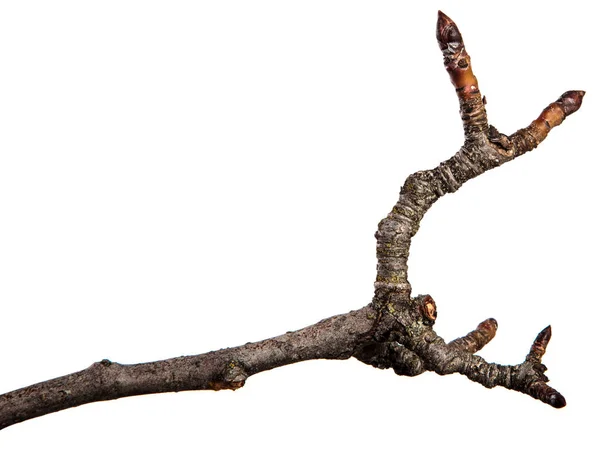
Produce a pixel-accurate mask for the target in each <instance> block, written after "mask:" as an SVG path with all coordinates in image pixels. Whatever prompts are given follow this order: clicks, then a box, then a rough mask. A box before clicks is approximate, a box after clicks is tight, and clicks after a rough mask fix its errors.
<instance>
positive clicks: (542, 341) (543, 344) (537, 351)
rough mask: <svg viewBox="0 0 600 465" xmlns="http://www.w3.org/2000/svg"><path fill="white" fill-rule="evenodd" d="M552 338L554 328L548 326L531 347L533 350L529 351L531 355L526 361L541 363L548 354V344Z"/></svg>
mask: <svg viewBox="0 0 600 465" xmlns="http://www.w3.org/2000/svg"><path fill="white" fill-rule="evenodd" d="M551 337H552V327H551V326H550V325H548V326H546V327H545V328H544V329H542V330H541V331H540V333H539V334H538V335H537V337H536V338H535V341H533V344H532V345H531V350H530V351H529V354H528V355H527V357H526V358H525V360H527V361H530V362H534V363H541V362H542V357H543V356H544V354H545V353H546V348H547V347H548V343H549V342H550V338H551Z"/></svg>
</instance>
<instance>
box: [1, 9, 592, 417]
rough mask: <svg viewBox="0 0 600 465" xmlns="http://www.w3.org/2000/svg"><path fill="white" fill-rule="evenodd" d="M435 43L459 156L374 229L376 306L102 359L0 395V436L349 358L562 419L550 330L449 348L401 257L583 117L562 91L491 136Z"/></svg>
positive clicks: (459, 43)
mask: <svg viewBox="0 0 600 465" xmlns="http://www.w3.org/2000/svg"><path fill="white" fill-rule="evenodd" d="M437 40H438V43H439V46H440V49H441V51H442V54H443V57H444V65H445V67H446V70H447V71H448V74H449V76H450V80H451V81H452V83H453V85H454V88H455V90H456V94H457V96H458V100H459V107H460V115H461V118H462V120H463V126H464V136H465V142H464V145H463V146H462V147H461V148H460V149H459V150H458V152H457V153H456V154H455V155H454V156H452V157H451V158H449V159H448V160H446V161H444V162H442V163H441V164H440V165H439V166H438V167H436V168H433V169H430V170H425V171H419V172H417V173H414V174H412V175H410V176H409V177H408V178H407V179H406V182H405V183H404V185H403V187H402V189H401V191H400V196H399V199H398V201H397V202H396V204H395V205H394V207H393V208H392V210H391V211H390V213H389V214H388V215H387V216H386V217H385V218H384V219H383V220H382V221H381V222H380V223H379V226H378V229H377V232H376V239H377V261H378V264H377V277H376V280H375V293H374V296H373V299H372V302H371V303H370V304H368V305H366V306H365V307H363V308H362V309H360V310H357V311H353V312H349V313H347V314H343V315H338V316H334V317H331V318H327V319H325V320H322V321H321V322H319V323H317V324H315V325H312V326H309V327H307V328H304V329H301V330H299V331H294V332H289V333H286V334H284V335H281V336H277V337H274V338H271V339H267V340H264V341H261V342H255V343H248V344H245V345H243V346H240V347H234V348H228V349H222V350H218V351H215V352H209V353H206V354H202V355H194V356H188V357H178V358H173V359H168V360H162V361H157V362H150V363H140V364H135V365H122V364H119V363H114V362H111V361H109V360H102V361H100V362H97V363H94V364H93V365H91V366H90V367H89V368H87V369H85V370H83V371H80V372H77V373H73V374H70V375H66V376H63V377H60V378H56V379H53V380H49V381H45V382H41V383H38V384H34V385H32V386H29V387H26V388H22V389H18V390H16V391H12V392H9V393H6V394H3V395H1V396H0V428H5V427H7V426H10V425H13V424H15V423H19V422H22V421H25V420H28V419H31V418H35V417H38V416H41V415H45V414H47V413H52V412H56V411H59V410H64V409H67V408H70V407H76V406H78V405H82V404H86V403H90V402H97V401H103V400H111V399H117V398H121V397H128V396H135V395H141V394H150V393H159V392H176V391H185V390H203V389H210V390H220V389H238V388H240V387H242V386H243V385H244V383H245V381H246V379H247V378H248V377H249V376H252V375H253V374H256V373H260V372H261V371H265V370H270V369H272V368H276V367H279V366H283V365H289V364H292V363H296V362H301V361H304V360H312V359H347V358H349V357H352V356H354V357H356V358H357V359H358V360H361V361H362V362H364V363H367V364H369V365H372V366H375V367H378V368H393V370H394V371H395V372H396V373H397V374H398V375H406V376H416V375H419V374H421V373H423V372H425V371H433V372H436V373H438V374H441V375H445V374H450V373H460V374H463V375H465V376H467V377H468V378H469V379H471V380H473V381H475V382H477V383H479V384H481V385H483V386H485V387H488V388H491V387H494V386H503V387H505V388H507V389H511V390H515V391H519V392H522V393H525V394H527V395H529V396H531V397H533V398H536V399H539V400H541V401H542V402H545V403H547V404H550V405H552V406H553V407H556V408H560V407H564V406H565V405H566V402H565V399H564V397H563V396H562V395H561V394H560V393H558V392H557V391H556V390H554V389H553V388H551V387H550V386H549V385H548V384H547V381H548V378H547V377H546V376H545V375H544V372H545V371H546V367H545V366H544V365H543V364H542V356H543V355H544V353H545V351H546V347H547V345H548V342H549V340H550V336H551V329H550V327H547V328H545V329H544V330H542V331H541V332H540V334H539V335H538V336H537V337H536V339H535V341H534V343H533V345H532V347H531V350H530V352H529V354H528V355H527V356H526V358H525V361H524V362H523V363H520V364H517V365H510V366H509V365H498V364H495V363H490V362H487V361H486V360H484V359H483V358H482V357H479V356H477V355H475V353H476V352H477V351H479V350H481V348H482V347H484V346H485V345H486V344H487V343H488V342H490V341H491V340H492V338H493V337H494V335H495V334H496V329H497V322H496V320H494V319H492V318H490V319H488V320H485V321H484V322H482V323H480V324H479V326H478V327H477V328H476V329H475V330H474V331H471V332H470V333H468V334H467V335H466V336H464V337H462V338H458V339H456V340H454V341H451V342H449V343H446V342H445V341H444V340H443V339H442V338H441V337H440V336H438V335H437V334H436V333H435V331H434V330H433V325H434V324H435V319H436V317H437V308H436V304H435V301H434V300H433V298H431V297H430V296H428V295H425V296H416V297H413V296H412V295H411V286H410V283H409V281H408V268H407V261H408V254H409V250H410V244H411V240H412V237H413V236H414V235H415V234H416V232H417V230H418V228H419V224H420V222H421V219H422V218H423V216H424V215H425V213H426V212H427V210H428V209H429V208H430V207H431V206H432V205H433V203H435V202H436V201H437V200H438V199H439V198H440V197H441V196H443V195H445V194H447V193H451V192H455V191H456V190H458V189H459V188H460V187H461V186H462V185H463V184H464V183H465V182H467V181H468V180H469V179H472V178H474V177H476V176H479V175H480V174H482V173H484V172H485V171H488V170H490V169H492V168H495V167H497V166H500V165H502V164H504V163H506V162H508V161H511V160H513V159H514V158H516V157H518V156H520V155H523V154H524V153H526V152H528V151H531V150H533V149H534V148H536V147H537V146H538V145H539V144H540V143H541V142H542V141H543V140H544V139H545V138H546V137H547V135H548V133H549V132H550V130H551V129H552V128H554V127H556V126H558V125H559V124H561V123H562V122H563V121H564V119H565V118H566V117H567V116H569V115H570V114H572V113H574V112H575V111H577V110H578V109H579V107H580V106H581V102H582V99H583V96H584V92H582V91H569V92H566V93H564V94H563V95H562V96H561V97H560V98H559V99H558V100H556V101H555V102H554V103H552V104H550V105H549V106H548V107H547V108H546V109H544V110H543V111H542V113H541V114H540V116H539V117H538V118H537V119H535V120H534V121H533V122H532V123H531V124H530V125H529V126H527V127H526V128H524V129H521V130H519V131H517V132H515V133H514V134H512V135H510V136H506V135H504V134H501V133H500V132H499V131H498V130H496V129H495V128H494V127H493V126H491V125H489V123H488V120H487V114H486V111H485V98H482V96H481V92H480V90H479V86H478V83H477V79H476V77H475V75H474V73H473V70H472V67H471V59H470V57H469V55H468V54H467V52H466V49H465V46H464V43H463V39H462V36H461V34H460V32H459V30H458V28H457V27H456V24H454V22H453V21H452V20H451V19H450V18H448V17H447V16H446V15H444V14H443V13H442V12H440V13H439V17H438V23H437Z"/></svg>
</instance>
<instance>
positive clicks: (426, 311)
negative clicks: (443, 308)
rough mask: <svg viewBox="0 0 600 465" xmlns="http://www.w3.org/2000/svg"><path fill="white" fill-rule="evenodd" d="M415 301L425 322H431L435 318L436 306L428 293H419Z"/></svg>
mask: <svg viewBox="0 0 600 465" xmlns="http://www.w3.org/2000/svg"><path fill="white" fill-rule="evenodd" d="M415 301H416V304H417V306H418V309H419V312H420V313H421V315H423V316H424V317H425V320H426V321H427V322H429V323H430V324H433V323H434V322H435V319H436V318H437V307H436V305H435V301H434V300H433V298H432V297H431V296H430V295H420V296H418V297H417V298H416V299H415Z"/></svg>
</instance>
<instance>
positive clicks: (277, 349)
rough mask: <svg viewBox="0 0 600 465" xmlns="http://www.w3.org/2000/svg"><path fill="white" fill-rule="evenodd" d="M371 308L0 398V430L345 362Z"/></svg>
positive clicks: (105, 363)
mask: <svg viewBox="0 0 600 465" xmlns="http://www.w3.org/2000/svg"><path fill="white" fill-rule="evenodd" d="M375 322H376V314H375V312H374V311H373V309H372V308H371V306H369V305H368V306H366V307H364V308H362V309H360V310H356V311H353V312H349V313H346V314H343V315H337V316H334V317H331V318H327V319H325V320H322V321H320V322H319V323H317V324H315V325H312V326H308V327H306V328H304V329H301V330H299V331H293V332H288V333H286V334H283V335H281V336H277V337H274V338H271V339H266V340H264V341H260V342H253V343H248V344H245V345H243V346H239V347H233V348H228V349H222V350H217V351H214V352H208V353H206V354H202V355H193V356H187V357H177V358H171V359H168V360H161V361H157V362H150V363H139V364H135V365H121V364H119V363H114V362H111V361H109V360H102V361H101V362H97V363H94V364H93V365H91V366H90V367H89V368H86V369H85V370H82V371H79V372H77V373H73V374H70V375H67V376H62V377H60V378H55V379H52V380H49V381H45V382H42V383H38V384H34V385H32V386H29V387H26V388H23V389H18V390H16V391H12V392H8V393H6V394H3V395H2V396H0V429H2V428H6V427H7V426H10V425H14V424H15V423H19V422H22V421H25V420H29V419H31V418H35V417H39V416H42V415H46V414H47V413H52V412H57V411H59V410H65V409H68V408H71V407H77V406H79V405H83V404H89V403H91V402H99V401H103V400H112V399H119V398H121V397H130V396H138V395H142V394H156V393H160V392H178V391H193V390H194V391H195V390H215V391H218V390H221V389H238V388H241V387H242V386H244V383H245V382H246V379H248V378H249V377H250V376H252V375H255V374H257V373H260V372H262V371H266V370H271V369H273V368H277V367H281V366H284V365H290V364H292V363H297V362H303V361H306V360H315V359H329V360H343V359H347V358H349V357H350V356H352V354H353V353H354V351H355V350H356V349H357V348H358V347H360V345H361V344H364V342H365V341H367V340H369V338H370V337H371V333H372V330H373V325H374V323H375Z"/></svg>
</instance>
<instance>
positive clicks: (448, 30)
mask: <svg viewBox="0 0 600 465" xmlns="http://www.w3.org/2000/svg"><path fill="white" fill-rule="evenodd" d="M436 37H437V40H438V43H439V44H440V48H441V49H442V50H444V49H446V48H448V44H450V43H462V40H463V39H462V36H461V34H460V31H459V30H458V26H457V25H456V23H455V22H454V21H452V20H451V19H450V18H449V17H448V16H447V15H445V14H444V13H443V12H442V11H438V21H437V27H436Z"/></svg>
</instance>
